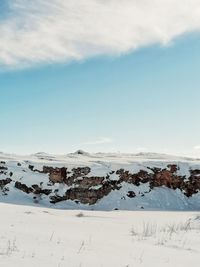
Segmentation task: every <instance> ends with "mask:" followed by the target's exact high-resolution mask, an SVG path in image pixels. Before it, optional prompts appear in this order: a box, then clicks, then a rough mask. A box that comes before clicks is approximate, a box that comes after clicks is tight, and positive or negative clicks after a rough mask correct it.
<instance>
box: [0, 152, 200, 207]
mask: <svg viewBox="0 0 200 267" xmlns="http://www.w3.org/2000/svg"><path fill="white" fill-rule="evenodd" d="M0 202H5V203H14V204H25V205H26V204H27V205H36V206H45V207H55V208H63V209H88V210H113V209H124V210H139V209H145V210H200V160H199V159H191V158H181V157H176V156H169V155H164V154H155V153H140V154H119V153H107V154H104V153H96V154H89V153H86V152H84V151H81V150H79V151H77V152H75V153H71V154H67V155H63V156H59V155H50V154H46V153H43V152H40V153H37V154H34V155H29V156H18V155H11V154H5V153H0Z"/></svg>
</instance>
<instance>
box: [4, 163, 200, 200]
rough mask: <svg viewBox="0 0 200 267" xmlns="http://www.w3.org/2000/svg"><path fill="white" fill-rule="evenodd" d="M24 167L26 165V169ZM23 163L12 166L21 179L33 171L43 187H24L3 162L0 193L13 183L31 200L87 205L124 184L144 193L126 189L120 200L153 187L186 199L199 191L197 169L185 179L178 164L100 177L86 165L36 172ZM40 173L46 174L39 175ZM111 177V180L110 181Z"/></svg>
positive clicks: (24, 182) (43, 168) (142, 195)
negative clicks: (144, 187) (177, 194)
mask: <svg viewBox="0 0 200 267" xmlns="http://www.w3.org/2000/svg"><path fill="white" fill-rule="evenodd" d="M25 164H27V165H26V167H25ZM25 164H24V163H23V164H21V163H17V164H16V166H18V167H17V170H18V171H19V169H20V168H21V169H22V177H23V172H26V173H27V172H30V173H32V172H34V177H35V176H36V174H37V173H38V175H41V177H43V179H46V182H45V183H44V184H43V182H42V183H41V182H40V183H38V184H37V183H34V182H33V184H32V185H31V186H27V184H26V180H25V179H22V180H21V176H19V177H16V176H17V175H16V173H13V170H12V171H10V169H9V168H8V167H7V166H6V163H5V162H2V161H1V162H0V174H3V175H2V176H1V177H2V179H0V189H1V190H2V189H3V188H4V192H5V187H6V186H7V185H8V187H9V184H10V183H11V182H13V184H15V188H17V189H18V190H21V191H23V192H24V193H26V194H33V197H35V196H42V195H44V196H48V200H49V201H50V202H51V203H57V202H60V201H67V200H72V201H74V202H77V203H82V204H89V205H93V204H95V203H97V202H98V201H99V200H101V199H102V198H103V197H105V196H107V195H108V194H110V193H111V192H112V191H114V190H119V189H120V188H121V187H122V186H123V185H124V184H126V183H127V184H129V185H134V186H136V187H140V186H141V185H142V184H147V190H145V191H143V192H140V190H136V191H134V190H128V189H127V191H126V192H125V194H124V195H123V199H127V198H130V199H131V198H135V197H137V196H140V197H144V196H145V195H146V194H149V192H151V191H152V190H154V188H157V187H166V188H170V189H172V190H176V189H179V190H180V191H182V193H183V194H184V195H185V196H186V197H188V198H190V197H192V196H193V195H194V194H197V193H198V192H199V191H200V169H197V168H196V169H189V174H190V175H189V176H187V177H186V176H184V175H180V172H179V170H180V168H179V166H178V164H169V165H165V166H166V167H163V168H158V167H145V168H141V170H139V171H138V172H130V171H129V170H126V169H123V168H121V169H118V170H112V169H109V171H108V172H107V174H105V175H104V176H95V175H92V173H91V168H90V167H88V166H84V167H76V168H72V169H70V168H68V167H66V166H63V167H53V166H47V165H45V166H42V167H41V168H40V170H38V169H36V168H35V167H34V165H32V164H29V162H28V161H27V162H25ZM161 166H162V165H161ZM17 173H18V172H17ZM93 173H94V172H93ZM42 174H46V175H43V176H42ZM26 175H27V174H26ZM7 177H9V178H7ZM11 177H12V180H11ZM113 177H115V178H114V179H113ZM26 179H27V178H26ZM29 184H30V182H29ZM45 187H46V188H45ZM129 187H130V186H129ZM129 187H128V188H129ZM59 188H62V190H59ZM6 190H7V189H6ZM137 192H139V193H137Z"/></svg>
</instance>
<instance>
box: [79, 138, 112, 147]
mask: <svg viewBox="0 0 200 267" xmlns="http://www.w3.org/2000/svg"><path fill="white" fill-rule="evenodd" d="M109 143H113V140H112V139H111V138H109V137H101V138H99V139H97V140H94V141H89V142H84V143H82V144H80V145H82V146H83V145H101V144H109Z"/></svg>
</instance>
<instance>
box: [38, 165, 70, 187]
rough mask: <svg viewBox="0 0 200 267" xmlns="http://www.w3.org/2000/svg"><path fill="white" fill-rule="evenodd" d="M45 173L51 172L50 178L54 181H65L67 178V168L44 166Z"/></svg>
mask: <svg viewBox="0 0 200 267" xmlns="http://www.w3.org/2000/svg"><path fill="white" fill-rule="evenodd" d="M43 173H48V174H49V180H50V181H51V182H52V183H63V182H64V181H65V180H66V178H67V168H64V167H62V168H53V167H47V166H44V167H43Z"/></svg>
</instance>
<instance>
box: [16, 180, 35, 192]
mask: <svg viewBox="0 0 200 267" xmlns="http://www.w3.org/2000/svg"><path fill="white" fill-rule="evenodd" d="M15 187H16V188H17V189H19V190H21V191H23V192H24V193H26V194H30V193H32V192H33V188H31V187H28V186H27V185H25V184H22V183H20V182H18V181H17V182H15Z"/></svg>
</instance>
